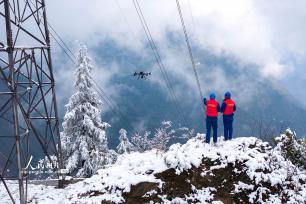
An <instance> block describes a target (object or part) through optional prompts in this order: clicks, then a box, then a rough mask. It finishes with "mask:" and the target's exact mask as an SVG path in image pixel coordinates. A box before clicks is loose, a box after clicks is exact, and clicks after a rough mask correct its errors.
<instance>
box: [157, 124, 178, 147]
mask: <svg viewBox="0 0 306 204" xmlns="http://www.w3.org/2000/svg"><path fill="white" fill-rule="evenodd" d="M174 133H175V131H174V130H173V129H172V123H171V121H163V122H162V125H161V127H159V128H158V129H156V132H155V134H154V137H153V140H152V143H153V147H154V148H156V149H159V150H163V151H165V150H166V149H167V145H168V143H169V140H170V139H171V138H172V137H173V136H174Z"/></svg>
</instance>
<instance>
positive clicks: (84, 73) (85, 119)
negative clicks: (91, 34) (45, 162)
mask: <svg viewBox="0 0 306 204" xmlns="http://www.w3.org/2000/svg"><path fill="white" fill-rule="evenodd" d="M92 69H93V66H92V64H91V59H90V58H89V57H88V54H87V49H86V47H85V46H82V47H81V48H80V50H79V53H78V57H77V70H76V73H75V77H76V81H75V84H74V87H75V89H76V92H75V94H73V95H72V96H71V97H70V99H69V103H68V104H67V105H66V114H65V117H64V122H63V128H64V131H63V132H62V137H61V138H62V146H63V153H64V161H65V164H66V168H67V169H68V170H69V172H70V173H71V174H76V175H77V176H91V175H92V174H93V173H94V172H95V171H96V170H97V169H98V168H101V166H102V165H104V164H105V161H106V158H105V155H107V154H106V153H107V152H108V147H107V137H106V134H105V129H106V128H107V127H109V126H110V125H109V124H107V123H105V122H102V120H101V101H100V100H99V99H98V98H97V96H96V93H95V92H94V91H93V90H92V89H93V83H92V78H91V71H92Z"/></svg>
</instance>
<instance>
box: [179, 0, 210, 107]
mask: <svg viewBox="0 0 306 204" xmlns="http://www.w3.org/2000/svg"><path fill="white" fill-rule="evenodd" d="M176 5H177V9H178V12H179V15H180V20H181V24H182V28H183V31H184V36H185V41H186V44H187V49H188V53H189V58H190V61H191V64H192V68H193V72H194V76H195V78H196V82H197V86H198V90H199V94H200V100H201V104H202V99H203V92H202V89H201V84H200V80H199V75H198V72H197V70H196V64H195V61H194V57H193V54H192V50H191V46H190V42H189V38H188V33H187V30H186V26H185V22H184V17H183V14H182V10H181V6H180V2H179V0H176ZM203 109H204V112H205V108H204V106H203Z"/></svg>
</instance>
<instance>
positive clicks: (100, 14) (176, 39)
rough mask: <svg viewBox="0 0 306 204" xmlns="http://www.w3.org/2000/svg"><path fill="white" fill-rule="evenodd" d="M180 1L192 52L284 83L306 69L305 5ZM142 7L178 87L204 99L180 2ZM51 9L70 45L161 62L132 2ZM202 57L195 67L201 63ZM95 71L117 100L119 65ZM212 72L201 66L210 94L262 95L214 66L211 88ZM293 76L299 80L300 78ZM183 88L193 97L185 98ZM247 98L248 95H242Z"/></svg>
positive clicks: (55, 4)
mask: <svg viewBox="0 0 306 204" xmlns="http://www.w3.org/2000/svg"><path fill="white" fill-rule="evenodd" d="M180 2H181V6H182V10H183V14H184V17H185V22H186V25H187V29H188V32H189V34H190V37H191V42H192V46H193V48H196V49H197V50H204V51H205V53H209V54H211V55H212V56H221V57H226V58H230V59H233V61H235V62H236V63H235V66H236V68H237V69H255V70H256V71H258V72H259V73H260V74H261V75H262V76H263V77H266V78H270V79H272V80H284V78H286V76H287V75H289V74H291V75H292V73H293V72H296V69H297V67H302V66H293V64H295V63H296V62H299V63H300V64H306V62H305V55H306V46H305V45H306V42H305V38H304V36H305V35H306V27H305V26H304V22H305V20H306V13H305V12H304V11H303V9H302V8H305V6H306V2H305V1H303V0H295V1H292V2H291V1H290V2H289V1H282V2H279V1H276V0H272V1H269V2H266V1H262V0H259V1H257V0H232V1H228V0H215V1H209V0H181V1H180ZM139 3H140V5H141V7H142V9H143V14H144V16H145V18H146V19H147V23H148V25H149V27H150V30H151V34H152V36H153V38H154V40H155V41H156V44H157V46H158V49H159V51H160V53H161V56H162V59H163V62H164V64H165V67H166V69H167V70H168V73H170V74H171V75H172V77H173V78H174V79H175V80H176V82H177V83H175V86H174V89H175V90H176V93H177V94H178V95H183V94H184V95H185V96H186V94H188V96H190V97H194V96H195V95H198V94H197V93H196V91H197V90H196V84H195V81H194V75H193V73H192V69H191V65H190V62H189V59H188V53H187V50H186V47H185V42H184V38H183V33H182V28H181V24H180V21H179V16H178V13H177V9H176V4H175V1H164V0H154V1H152V0H151V1H150V0H139ZM47 6H48V10H47V11H48V17H49V20H50V22H51V23H52V25H53V26H54V27H55V28H56V29H57V31H58V32H59V33H61V35H63V36H64V38H65V40H66V41H68V43H69V44H70V45H73V46H74V45H75V44H76V43H75V40H80V41H83V42H86V44H87V45H88V47H89V50H91V49H93V48H96V47H97V46H98V45H99V44H101V43H104V42H109V41H112V42H113V43H114V44H116V45H117V46H118V47H121V48H122V49H127V50H129V51H131V52H133V53H135V55H137V56H138V57H141V58H144V59H146V60H147V61H154V57H153V54H152V51H151V50H150V49H149V48H148V44H147V40H146V37H145V34H144V32H143V30H142V27H141V24H140V22H139V19H138V17H137V14H136V11H135V8H134V6H133V2H132V0H114V1H107V0H90V1H82V0H65V1H59V0H52V1H48V2H47ZM169 35H170V37H169ZM75 50H76V49H75ZM103 52H108V50H104V51H103ZM56 53H58V54H59V52H57V51H55V54H56ZM60 54H62V53H60ZM94 54H95V53H93V55H94ZM61 57H63V56H61ZM95 57H96V56H94V58H95ZM195 57H196V60H199V59H201V58H202V56H195ZM96 65H97V66H96V67H97V68H98V70H97V72H98V74H96V75H97V76H99V77H98V78H97V80H98V81H99V83H101V84H102V86H103V87H106V88H107V89H109V93H110V94H111V95H113V96H114V97H116V95H117V94H118V90H120V89H116V87H115V88H111V86H110V80H111V78H112V76H114V75H118V74H120V71H119V70H120V69H121V70H122V69H123V67H120V65H118V64H116V62H112V63H111V64H103V65H101V64H100V62H97V64H96ZM151 66H152V68H151V69H152V70H158V67H157V66H156V64H154V63H151ZM205 66H206V65H205V62H201V66H200V67H199V73H200V78H201V83H202V86H203V87H205V91H206V92H207V91H208V90H210V89H214V90H217V91H218V92H220V93H221V92H222V91H224V90H225V89H228V88H229V87H230V88H231V89H233V90H237V92H239V93H240V94H241V98H247V97H243V96H248V97H251V93H253V94H254V93H256V91H257V90H256V88H254V87H252V86H254V83H249V84H248V85H247V86H246V87H248V88H247V89H246V90H247V91H240V89H241V84H240V83H245V82H247V81H246V80H247V78H246V77H243V76H239V77H237V79H236V80H235V83H231V84H229V83H228V77H227V76H226V74H225V73H224V71H222V69H223V70H224V67H216V68H213V67H210V69H214V70H212V71H210V72H209V74H210V76H209V77H208V78H214V77H215V78H214V81H213V83H210V84H208V83H207V82H206V79H207V76H206V75H207V67H205ZM246 71H247V70H246ZM250 71H253V70H250ZM66 72H67V73H66V74H65V73H64V74H63V76H60V77H61V78H60V79H59V80H58V81H60V80H64V78H65V77H69V73H71V70H70V69H68V70H66ZM156 72H157V73H156V74H155V76H156V77H152V78H151V81H150V82H151V83H157V84H159V85H161V86H162V87H164V88H165V84H164V81H163V80H162V76H161V75H160V74H159V73H158V71H156ZM205 72H206V73H205ZM294 77H295V78H296V79H297V80H298V79H299V78H298V77H299V76H296V75H294ZM65 83H69V82H68V81H66V82H65ZM182 83H184V85H187V86H188V87H189V88H190V87H191V88H193V90H194V91H193V92H187V93H186V92H183V91H182V86H181V85H182ZM117 88H118V87H117ZM124 88H126V87H124ZM164 90H166V89H164ZM67 91H69V90H67ZM206 92H205V94H206ZM242 93H244V94H245V95H243V96H242ZM247 93H248V95H247Z"/></svg>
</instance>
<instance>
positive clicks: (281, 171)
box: [0, 135, 306, 204]
mask: <svg viewBox="0 0 306 204" xmlns="http://www.w3.org/2000/svg"><path fill="white" fill-rule="evenodd" d="M202 137H203V135H198V136H197V137H196V138H193V139H190V140H189V141H188V142H187V143H186V144H183V145H182V144H174V145H172V146H171V147H170V148H169V150H168V151H167V152H165V153H163V152H160V151H157V150H151V151H148V152H144V153H138V152H135V153H131V154H128V155H122V156H120V157H119V159H118V161H117V162H116V163H115V164H114V165H112V166H110V167H108V168H105V169H101V170H99V171H98V173H97V174H96V175H94V176H92V177H91V178H88V179H85V180H84V181H81V182H78V183H76V184H72V185H69V186H67V187H66V188H65V189H56V188H54V187H47V186H44V185H33V184H31V185H29V187H28V201H29V202H30V203H52V204H57V203H101V201H102V200H107V201H112V202H114V203H124V202H125V199H124V196H123V192H129V191H131V186H132V185H136V184H138V183H140V182H151V183H157V184H158V186H159V187H160V188H161V187H162V186H163V181H162V180H160V179H158V178H156V176H155V174H157V173H161V172H163V171H165V170H167V169H170V168H173V169H175V171H176V174H181V173H182V172H184V171H186V170H188V169H191V168H192V167H199V166H200V165H201V164H202V161H203V158H206V159H210V160H211V161H217V160H218V164H217V165H211V166H209V167H207V168H206V169H205V170H203V172H202V175H203V177H205V176H206V175H209V174H212V171H213V170H215V169H220V168H224V167H226V166H227V165H229V164H231V163H235V162H236V163H237V162H241V163H244V164H245V167H246V169H245V172H246V173H247V175H248V177H249V179H250V180H252V181H254V184H248V183H243V182H241V181H237V183H235V184H234V185H235V189H234V191H233V192H232V193H233V194H234V193H239V192H242V191H248V192H250V193H249V195H248V199H249V202H250V203H252V202H255V201H257V202H258V203H282V201H281V197H280V196H279V194H277V193H274V192H269V189H267V188H265V187H256V188H255V187H254V186H255V185H256V184H259V183H261V182H265V183H269V185H271V186H291V187H290V188H289V187H288V188H287V187H284V192H285V194H286V195H289V196H288V197H289V198H290V199H289V200H288V201H287V203H305V202H306V199H305V198H306V184H305V183H306V175H305V172H304V171H303V172H301V171H300V170H298V169H297V168H295V167H294V166H293V165H292V164H291V163H290V162H288V161H286V160H285V159H284V158H283V157H282V156H281V154H280V152H278V151H277V150H276V149H272V148H271V147H270V146H269V145H268V144H267V143H264V142H262V141H260V140H258V139H256V138H253V137H247V138H237V139H234V140H232V141H226V142H224V141H221V142H220V143H219V144H218V145H217V146H214V145H211V144H205V143H203V138H202ZM235 171H237V172H236V173H238V174H239V170H238V169H237V170H236V169H235ZM289 177H290V178H289ZM288 182H289V183H288ZM8 184H9V186H10V189H12V194H13V195H14V197H15V198H17V197H18V188H17V185H16V184H14V183H8ZM292 186H293V187H292ZM192 191H193V193H192V194H190V195H186V196H185V198H181V197H177V198H174V199H172V200H169V199H167V197H166V196H165V195H164V196H162V195H161V196H160V199H161V200H162V203H187V200H189V202H190V200H194V202H195V203H215V204H217V203H222V202H221V201H218V200H214V191H216V189H215V188H214V187H208V188H203V189H196V188H195V187H194V188H193V189H192ZM153 194H156V192H154V191H151V192H147V193H146V194H145V195H144V196H147V197H150V196H152V195H153ZM267 194H268V195H269V197H268V198H264V196H263V195H267ZM260 196H262V198H261V197H260ZM264 199H265V201H264ZM0 200H1V203H11V202H10V200H9V197H8V196H7V194H6V191H5V189H4V186H3V185H0Z"/></svg>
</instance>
